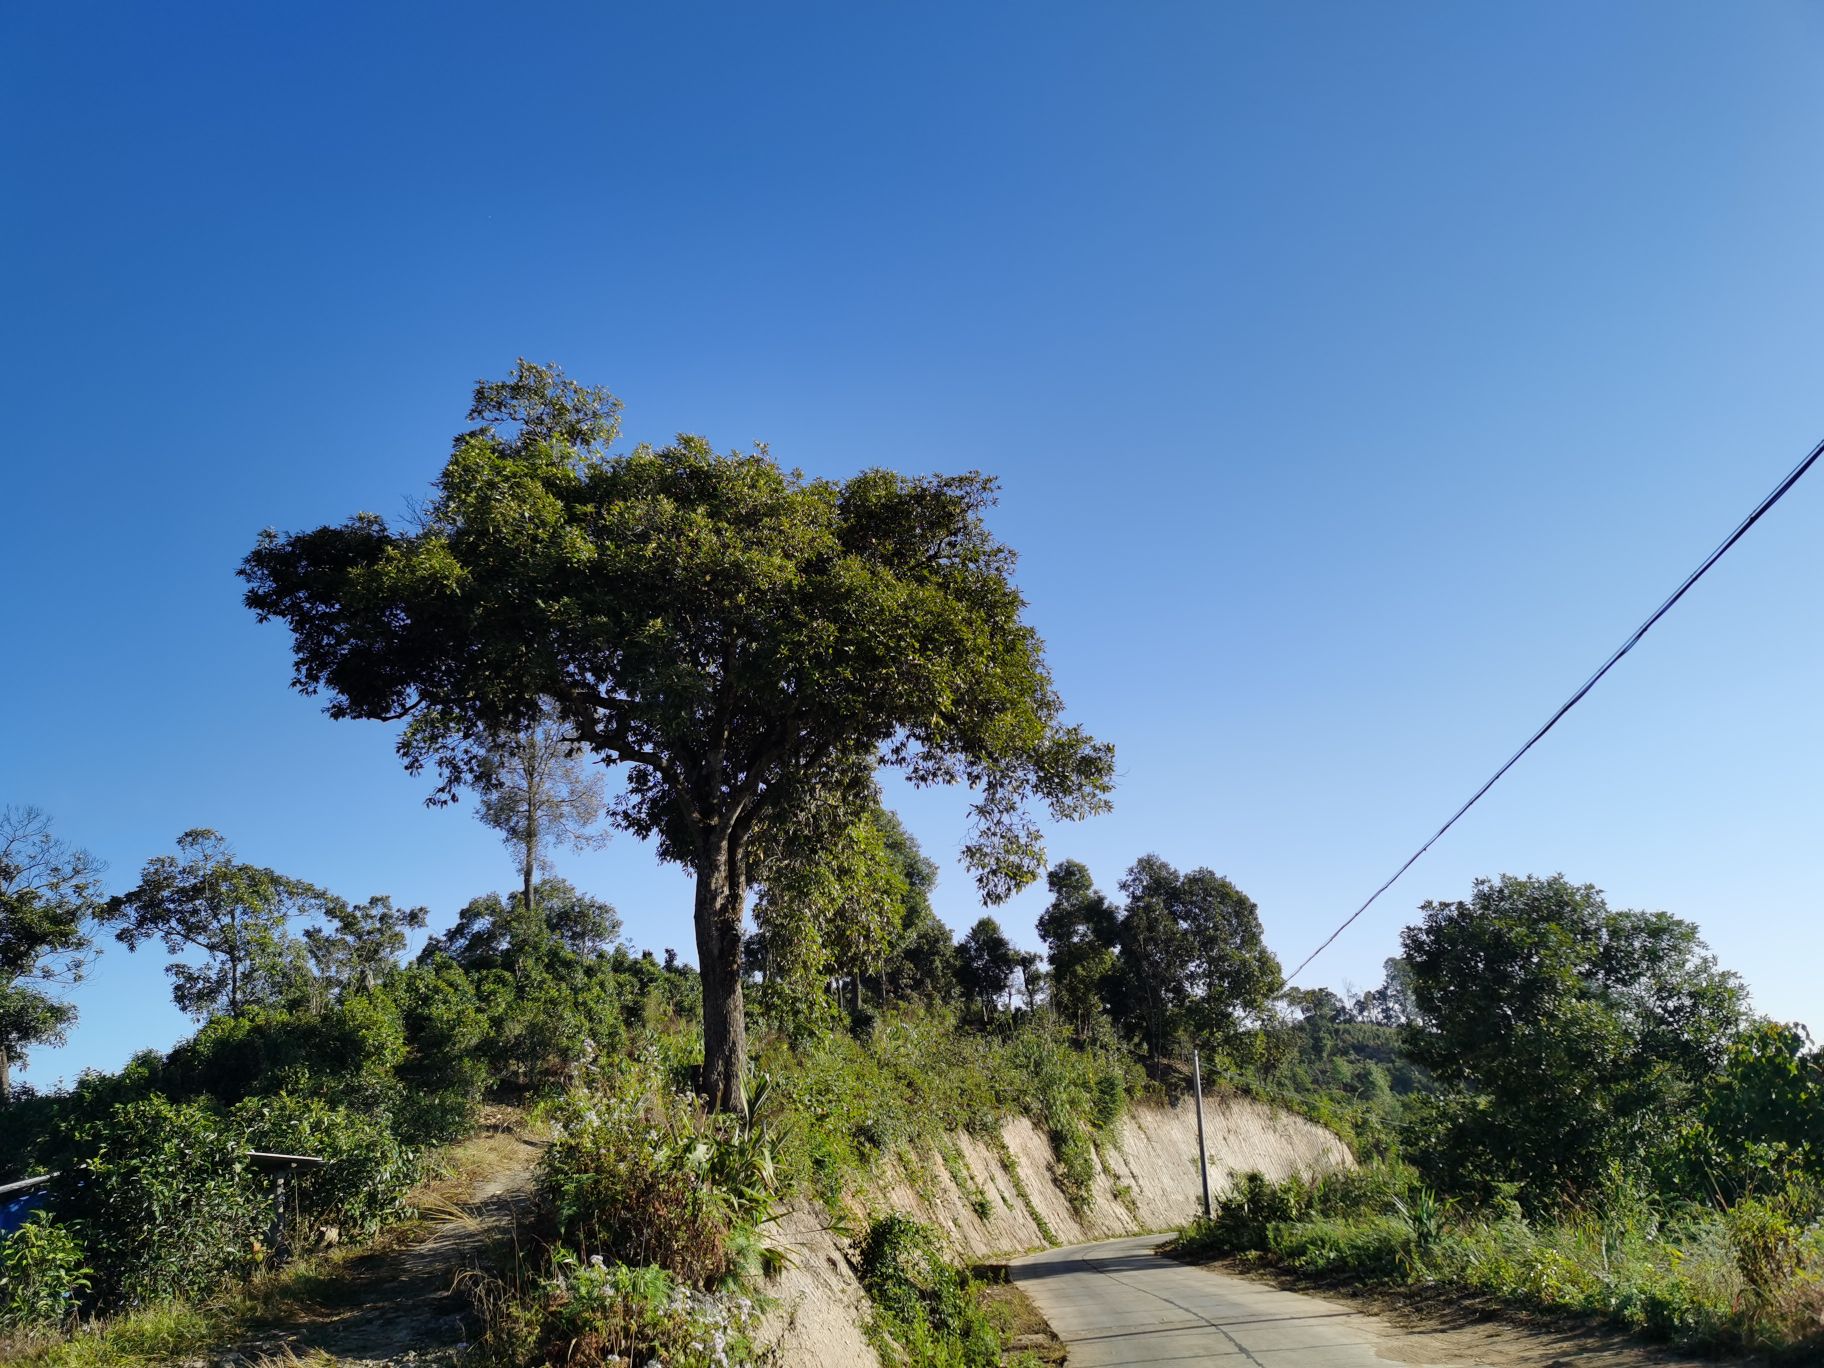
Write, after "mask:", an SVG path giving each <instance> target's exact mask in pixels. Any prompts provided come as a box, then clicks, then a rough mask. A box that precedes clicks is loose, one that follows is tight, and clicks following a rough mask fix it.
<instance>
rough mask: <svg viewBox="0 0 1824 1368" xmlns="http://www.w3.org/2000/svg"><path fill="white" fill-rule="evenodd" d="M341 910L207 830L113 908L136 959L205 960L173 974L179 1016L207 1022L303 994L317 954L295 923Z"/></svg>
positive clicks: (180, 963)
mask: <svg viewBox="0 0 1824 1368" xmlns="http://www.w3.org/2000/svg"><path fill="white" fill-rule="evenodd" d="M336 905H337V904H336V899H335V898H334V897H332V896H331V895H330V894H328V893H325V892H324V891H323V890H322V889H320V888H317V887H315V886H313V885H311V884H307V883H305V882H304V881H303V880H301V879H293V878H288V877H286V876H285V875H283V874H279V873H276V872H274V871H273V870H270V869H265V868H262V867H261V866H258V865H250V864H244V863H242V862H241V861H239V860H237V859H235V857H234V851H233V850H232V849H231V848H230V847H229V845H228V842H227V841H225V840H223V839H222V837H221V836H220V835H218V834H217V833H216V832H213V831H210V830H209V829H208V828H206V827H197V828H194V829H192V830H190V831H186V832H185V833H184V834H183V835H181V836H179V837H178V838H177V853H176V854H174V855H158V856H154V857H153V858H152V859H150V860H148V861H146V864H145V868H144V869H142V870H141V871H140V876H139V884H138V886H136V887H135V888H133V889H132V890H131V891H129V892H127V893H123V894H121V895H120V896H119V897H117V898H115V899H113V900H112V901H111V902H110V904H109V913H108V915H109V917H110V918H111V919H112V920H115V921H117V922H118V923H119V926H118V929H117V930H116V932H115V934H116V936H117V937H118V938H119V939H120V940H121V941H122V942H123V943H124V944H125V945H126V946H127V948H128V949H130V950H137V949H138V948H139V947H140V946H141V945H142V944H143V943H144V942H146V941H148V940H158V941H161V942H163V944H164V947H165V949H166V950H167V951H168V952H170V953H171V954H172V955H193V956H200V960H201V962H200V963H198V962H195V961H194V960H190V959H180V960H177V961H175V962H174V963H171V964H168V965H166V966H165V972H166V973H167V974H169V975H170V976H171V996H172V999H173V1000H174V1001H175V1002H176V1003H177V1005H178V1007H179V1008H180V1009H182V1010H183V1011H184V1012H187V1013H188V1014H189V1015H191V1016H193V1017H195V1018H196V1019H197V1020H199V1021H206V1020H208V1018H210V1017H211V1016H213V1015H215V1014H216V1013H217V1012H227V1013H229V1014H230V1015H239V1014H240V1013H241V1012H242V1011H243V1010H244V1009H245V1008H247V1007H248V1006H250V1005H252V1004H254V1003H259V1002H270V1001H274V1000H276V999H278V998H280V997H282V996H284V995H286V994H287V993H289V992H291V991H293V990H294V989H296V988H298V987H299V986H300V984H301V983H302V981H303V980H304V978H305V977H307V975H308V972H309V970H308V963H307V960H308V951H307V948H306V946H305V944H304V942H303V941H302V940H300V939H298V938H297V937H296V936H294V935H293V934H292V930H291V928H292V924H293V922H294V920H296V919H298V918H302V917H321V916H325V915H327V914H328V913H329V911H330V909H331V908H333V907H335V906H336ZM370 906H371V905H370Z"/></svg>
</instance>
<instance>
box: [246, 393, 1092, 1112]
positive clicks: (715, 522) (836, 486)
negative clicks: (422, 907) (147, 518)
mask: <svg viewBox="0 0 1824 1368" xmlns="http://www.w3.org/2000/svg"><path fill="white" fill-rule="evenodd" d="M619 410H620V405H619V402H618V401H617V400H615V399H614V398H613V397H612V396H611V395H609V394H608V393H607V392H606V391H605V390H600V389H593V388H588V387H585V386H581V385H577V384H575V383H574V382H572V381H569V380H567V379H565V378H564V377H563V375H562V374H561V372H559V371H557V370H555V369H554V368H549V367H540V366H534V365H530V364H527V363H525V362H521V363H520V365H519V367H518V368H517V370H516V371H515V372H514V374H513V376H512V377H511V378H510V379H508V380H506V381H503V382H498V383H484V384H482V385H480V386H478V387H477V389H476V392H475V400H474V404H473V405H472V407H471V408H470V411H469V412H470V418H471V421H473V422H475V423H477V424H478V425H477V426H475V427H473V428H471V429H470V430H468V431H466V432H464V433H463V434H461V435H460V436H459V437H458V438H457V439H456V443H455V450H454V452H453V454H452V455H451V457H450V459H449V462H448V464H447V465H446V466H445V468H444V471H443V475H442V477H441V479H440V480H439V481H438V485H437V493H436V496H435V498H434V499H433V500H432V501H431V502H430V504H429V505H428V506H427V507H426V508H425V509H424V511H423V514H422V517H421V519H420V521H419V523H418V525H417V526H415V527H412V528H410V529H407V530H395V529H393V528H391V527H389V526H388V525H387V523H386V522H385V520H384V519H382V518H379V517H377V516H375V515H373V514H361V515H359V516H357V517H355V518H353V519H351V520H350V521H348V522H346V523H342V524H340V525H337V526H331V527H322V528H318V529H316V530H314V531H310V532H302V533H296V534H292V535H286V536H281V535H280V534H278V533H276V532H273V531H268V532H266V533H265V534H263V535H262V536H261V538H260V541H259V544H258V546H257V547H256V548H255V549H254V550H253V552H252V553H251V554H250V555H249V556H248V557H247V558H246V560H245V561H244V562H243V565H242V568H241V573H242V575H243V576H244V578H245V579H246V581H247V583H248V592H247V603H248V605H249V606H250V607H251V608H253V609H254V610H255V611H256V612H257V613H258V614H259V615H260V616H261V618H262V619H268V618H279V619H282V620H283V621H285V622H286V623H288V624H289V625H290V627H291V629H292V633H293V643H294V667H295V668H294V676H293V682H294V684H295V685H296V686H297V687H298V688H300V689H302V690H304V691H306V692H315V691H318V690H323V691H327V693H328V694H329V695H330V702H329V707H328V711H329V712H330V714H331V715H332V716H335V717H365V718H391V719H410V722H409V725H408V726H407V728H406V730H405V733H404V735H403V736H402V738H401V740H400V752H401V754H402V756H403V757H404V758H405V760H406V762H407V763H408V765H411V766H418V765H422V764H425V763H427V762H428V763H434V764H435V765H437V766H438V767H439V769H440V771H441V773H442V777H443V787H444V789H445V791H450V790H452V789H453V787H454V786H456V785H459V784H462V783H464V782H466V781H467V780H469V779H470V778H472V766H471V760H470V758H471V757H472V756H473V755H474V753H475V747H476V745H477V744H478V743H479V742H480V741H481V740H482V739H483V738H484V737H487V736H492V735H499V734H501V733H503V732H506V731H510V730H512V729H515V728H518V727H523V726H524V725H525V724H526V723H527V722H528V721H530V719H531V718H532V717H533V716H534V715H535V712H536V710H537V709H538V707H539V706H540V700H543V699H550V700H553V702H554V704H555V706H556V708H557V710H558V711H559V713H560V714H561V716H562V718H563V720H564V721H565V723H566V724H568V725H569V726H570V727H571V728H573V729H574V733H575V735H576V736H578V737H579V738H580V739H581V741H582V742H583V743H584V744H585V745H587V746H588V747H589V748H590V750H591V751H593V752H594V753H595V754H596V755H597V757H598V758H600V759H601V760H602V761H603V762H604V763H606V764H608V765H611V766H619V767H622V769H623V772H624V778H625V786H624V788H623V791H622V793H621V794H620V796H619V797H618V798H617V799H616V800H615V802H614V805H613V809H612V813H611V817H612V820H613V821H614V822H615V823H617V824H618V825H620V826H621V827H623V828H624V829H626V830H629V831H631V832H634V833H636V834H638V835H641V836H651V837H655V838H656V839H657V841H658V846H659V853H660V856H661V858H663V859H667V860H673V861H677V862H680V863H683V864H686V865H688V866H689V867H690V868H691V869H692V870H693V871H694V873H695V875H696V880H697V893H696V907H695V913H694V920H695V927H696V935H697V950H698V960H699V964H700V965H701V968H702V972H703V983H704V1026H705V1052H706V1058H705V1063H704V1077H703V1084H704V1089H705V1092H706V1093H707V1094H708V1096H709V1097H710V1099H711V1100H712V1102H713V1103H715V1104H716V1105H718V1106H731V1107H732V1106H738V1105H739V1099H740V1087H741V1074H742V1072H743V1068H744V1061H745V1053H746V1040H745V1028H744V1025H743V1022H742V1017H741V974H740V961H741V941H742V935H741V929H742V917H743V911H744V903H745V895H746V889H747V885H748V883H749V882H750V880H751V879H753V878H755V877H756V876H758V877H759V878H760V879H761V880H762V881H763V880H764V877H765V866H766V863H767V861H768V859H769V858H771V857H776V856H777V855H778V854H779V853H781V851H782V850H783V848H784V842H785V841H786V840H787V839H788V836H789V834H790V832H791V830H792V827H793V824H794V823H795V822H799V821H801V820H802V817H803V814H804V813H805V812H806V811H807V810H809V809H813V808H815V807H816V806H817V805H818V804H829V803H836V804H837V805H838V806H841V805H842V804H843V803H844V802H845V801H846V802H847V803H848V804H849V806H848V807H847V812H848V814H849V817H850V819H851V820H852V819H853V817H854V816H856V815H859V813H860V812H861V811H862V810H863V809H864V808H865V807H866V805H867V804H868V803H869V802H870V801H871V800H872V796H873V795H872V792H871V789H872V784H871V775H872V772H873V771H874V769H875V768H876V766H878V765H881V764H886V765H891V766H897V767H899V768H901V769H902V770H903V771H904V772H905V773H906V775H907V776H908V777H909V778H910V779H911V781H912V782H913V783H915V784H921V785H923V784H964V785H967V786H968V787H970V788H971V789H972V790H973V791H974V794H975V800H974V802H973V805H972V807H971V832H970V835H969V837H968V839H967V841H966V843H965V845H964V848H963V853H964V857H965V859H966V860H967V862H968V863H969V864H970V866H971V867H972V868H974V870H975V871H976V874H977V877H978V880H979V882H980V885H981V888H982V892H983V894H984V896H985V897H987V898H989V899H990V900H991V901H992V900H998V899H1002V898H1005V897H1007V896H1008V895H1010V894H1011V893H1013V892H1014V891H1016V890H1017V889H1019V888H1021V887H1023V886H1024V885H1025V884H1027V883H1029V882H1031V880H1032V879H1034V878H1036V877H1037V875H1038V874H1039V873H1040V872H1041V870H1042V868H1043V861H1044V852H1043V847H1042V844H1041V841H1040V833H1039V829H1038V826H1037V824H1036V821H1035V820H1034V819H1033V817H1032V816H1031V815H1030V813H1029V811H1028V808H1029V806H1030V805H1031V804H1032V803H1035V802H1036V803H1039V804H1042V805H1044V806H1045V807H1047V808H1049V810H1050V811H1051V813H1052V814H1053V815H1054V816H1055V817H1057V818H1060V819H1068V818H1076V817H1081V816H1084V815H1086V814H1088V813H1091V812H1094V811H1097V810H1098V809H1100V808H1102V807H1103V806H1105V805H1106V802H1107V794H1108V792H1109V790H1110V788H1111V785H1112V776H1113V755H1112V752H1111V749H1110V748H1109V747H1108V746H1106V745H1103V744H1099V743H1097V742H1095V741H1093V740H1092V739H1091V738H1090V737H1089V736H1088V735H1087V734H1085V733H1084V732H1083V731H1082V730H1081V729H1080V728H1078V727H1075V726H1070V725H1066V724H1065V723H1064V722H1063V721H1062V703H1061V701H1060V699H1059V698H1058V695H1057V693H1056V691H1055V689H1054V688H1053V686H1052V681H1051V676H1050V673H1049V671H1048V670H1047V669H1046V666H1045V662H1044V656H1043V649H1042V644H1041V642H1040V640H1039V637H1038V634H1037V633H1036V632H1035V631H1034V630H1033V629H1032V628H1031V627H1030V626H1029V625H1028V624H1027V623H1026V622H1025V621H1024V619H1023V612H1024V607H1025V603H1024V600H1023V598H1022V597H1021V595H1020V592H1019V590H1018V589H1017V588H1016V587H1015V586H1014V583H1013V578H1012V574H1013V559H1014V558H1013V552H1012V551H1011V550H1010V549H1009V548H1008V547H1006V546H1005V545H1003V544H1002V543H1000V542H999V541H998V540H996V539H995V538H994V537H993V535H992V534H991V533H990V532H989V531H988V529H987V525H986V522H985V520H984V514H985V512H986V510H987V508H988V507H989V506H990V505H991V504H992V503H993V501H994V495H995V483H994V481H993V480H992V479H991V478H989V477H987V476H984V475H981V474H975V473H971V474H964V475H933V476H922V477H909V476H903V475H899V474H895V473H894V472H891V471H886V470H878V469H876V470H866V471H863V472H862V473H861V474H859V475H856V476H854V477H853V478H851V479H848V480H845V481H840V482H838V481H833V480H823V479H810V478H807V477H805V476H803V475H801V474H799V473H797V472H795V471H787V470H785V469H782V468H781V467H780V466H779V465H778V464H777V463H776V462H774V461H773V460H772V459H771V458H770V456H769V455H768V454H767V453H766V451H765V450H764V448H756V449H755V450H752V451H749V452H745V453H731V454H728V455H718V454H717V453H716V452H715V451H714V450H713V449H712V448H711V447H710V445H709V443H708V442H706V441H705V440H703V439H702V438H700V437H694V436H680V437H679V438H677V439H676V441H675V442H673V443H672V444H671V445H669V446H666V447H663V448H653V447H649V446H639V447H636V448H635V449H634V450H633V451H632V452H630V453H627V454H624V455H615V454H610V453H609V451H608V446H609V444H610V443H612V441H613V439H614V437H615V435H616V433H617V431H618V425H619ZM830 825H831V826H832V827H840V826H841V825H846V823H831V824H830Z"/></svg>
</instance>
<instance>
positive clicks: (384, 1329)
mask: <svg viewBox="0 0 1824 1368" xmlns="http://www.w3.org/2000/svg"><path fill="white" fill-rule="evenodd" d="M541 1148H542V1145H541V1144H540V1142H538V1141H536V1140H533V1139H531V1138H528V1137H527V1136H525V1135H523V1134H520V1133H518V1132H515V1131H495V1132H493V1133H490V1134H484V1135H480V1136H477V1137H475V1138H474V1139H471V1140H468V1141H465V1142H464V1143H463V1144H461V1145H458V1146H457V1147H456V1148H455V1149H454V1151H453V1152H452V1155H451V1157H452V1159H453V1160H454V1163H455V1166H456V1169H457V1172H458V1175H459V1176H458V1178H457V1179H456V1180H455V1182H454V1183H450V1182H445V1183H441V1184H438V1185H436V1186H435V1187H433V1188H432V1189H430V1190H429V1191H427V1192H426V1193H424V1194H421V1201H420V1209H421V1210H422V1211H423V1212H424V1213H425V1218H426V1223H425V1224H421V1225H420V1226H419V1227H417V1228H416V1230H415V1231H414V1232H412V1233H411V1234H408V1235H407V1236H406V1238H404V1239H402V1240H397V1241H394V1242H392V1243H390V1244H388V1245H386V1246H384V1247H382V1248H379V1249H375V1250H372V1251H369V1252H366V1253H361V1254H356V1255H353V1256H351V1257H349V1258H347V1259H346V1260H344V1261H342V1262H341V1263H339V1264H338V1265H336V1267H335V1268H334V1270H333V1272H332V1273H331V1274H330V1275H329V1276H327V1277H325V1278H323V1279H321V1280H316V1281H315V1285H314V1286H313V1287H312V1289H311V1291H312V1295H311V1297H310V1298H309V1300H308V1302H305V1303H301V1304H300V1303H296V1302H294V1304H293V1306H292V1308H291V1309H292V1310H293V1311H295V1313H296V1314H295V1315H292V1316H289V1317H287V1318H286V1319H285V1320H283V1321H281V1322H278V1323H274V1324H271V1325H268V1326H265V1327H262V1329H261V1330H260V1332H259V1333H258V1335H257V1337H255V1338H253V1339H250V1340H249V1341H247V1342H245V1343H243V1344H241V1345H238V1346H236V1348H235V1349H234V1350H233V1351H231V1352H230V1353H228V1354H226V1355H223V1356H220V1357H218V1358H217V1360H216V1363H217V1364H218V1365H223V1368H227V1366H228V1365H250V1364H273V1363H283V1362H287V1361H296V1360H302V1361H304V1362H311V1361H315V1362H319V1363H320V1362H323V1361H325V1360H329V1361H333V1362H336V1363H347V1364H357V1365H381V1364H406V1363H411V1364H432V1363H452V1362H454V1361H455V1357H456V1354H457V1351H458V1349H459V1348H460V1346H461V1345H462V1343H463V1340H464V1338H465V1333H466V1326H465V1324H464V1320H463V1313H464V1311H465V1309H466V1302H465V1301H464V1299H463V1298H462V1296H461V1295H460V1293H459V1291H458V1290H457V1286H456V1284H457V1281H458V1279H459V1278H460V1277H461V1275H462V1274H463V1273H464V1272H466V1271H467V1270H470V1269H474V1268H478V1267H479V1268H485V1267H489V1266H491V1265H494V1264H497V1263H498V1262H499V1261H500V1260H501V1259H502V1258H503V1256H505V1257H510V1254H511V1250H512V1242H513V1238H514V1231H515V1227H516V1224H517V1222H518V1221H519V1219H520V1218H521V1217H523V1215H524V1213H525V1211H526V1209H527V1206H528V1204H529V1202H530V1200H531V1195H532V1170H533V1166H534V1165H535V1164H536V1163H537V1160H538V1154H539V1150H540V1149H541ZM452 1188H453V1189H454V1190H452ZM427 1225H428V1228H426V1227H427Z"/></svg>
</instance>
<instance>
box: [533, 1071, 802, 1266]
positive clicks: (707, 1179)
mask: <svg viewBox="0 0 1824 1368" xmlns="http://www.w3.org/2000/svg"><path fill="white" fill-rule="evenodd" d="M553 1132H554V1134H553V1138H552V1141H551V1144H550V1146H549V1147H548V1148H547V1149H546V1150H545V1155H544V1158H543V1160H542V1161H541V1164H540V1168H539V1190H540V1193H541V1195H542V1196H543V1198H544V1200H545V1202H546V1204H547V1206H548V1207H549V1209H550V1212H551V1215H552V1217H553V1220H554V1223H555V1226H556V1235H557V1238H558V1241H559V1242H560V1243H561V1244H563V1245H564V1246H566V1247H571V1248H575V1249H579V1250H581V1251H582V1252H583V1254H584V1255H586V1256H589V1255H599V1256H601V1257H602V1258H603V1259H604V1260H605V1261H607V1262H611V1263H622V1264H629V1265H634V1266H644V1265H655V1266H657V1267H660V1268H662V1269H664V1270H665V1271H666V1272H667V1273H668V1274H669V1275H671V1276H672V1277H674V1278H676V1279H677V1280H679V1281H680V1282H682V1283H685V1284H688V1285H690V1286H692V1287H698V1288H709V1287H715V1286H720V1285H723V1284H725V1283H727V1282H729V1281H730V1280H731V1279H736V1278H739V1277H742V1276H746V1275H748V1274H750V1273H752V1272H754V1271H756V1270H757V1269H758V1268H759V1266H760V1265H761V1263H762V1262H763V1261H764V1259H765V1258H766V1251H764V1250H763V1249H762V1248H761V1246H760V1243H759V1239H758V1227H759V1226H760V1224H761V1223H762V1222H764V1221H765V1220H767V1219H768V1218H769V1217H770V1215H771V1214H772V1207H773V1167H772V1154H771V1149H770V1146H769V1144H768V1142H767V1140H766V1138H765V1137H764V1135H762V1134H761V1133H759V1132H758V1131H756V1130H755V1129H753V1128H752V1127H750V1126H748V1125H747V1124H746V1123H745V1122H744V1121H743V1120H742V1119H741V1118H739V1117H734V1116H728V1115H716V1116H712V1115H708V1114H706V1113H704V1111H703V1110H702V1108H701V1106H700V1105H699V1104H698V1102H697V1100H696V1098H694V1097H692V1096H690V1095H688V1094H685V1093H681V1092H678V1091H676V1090H674V1089H673V1088H672V1087H671V1086H670V1083H669V1080H668V1079H666V1078H665V1077H664V1076H663V1073H662V1071H661V1070H660V1068H659V1067H658V1066H657V1064H656V1062H655V1061H653V1060H650V1059H649V1060H646V1061H643V1062H641V1063H635V1064H632V1065H627V1066H623V1067H622V1068H621V1069H619V1070H618V1071H617V1072H616V1073H615V1074H614V1075H613V1076H611V1077H610V1078H609V1079H608V1080H607V1081H606V1083H605V1085H604V1086H603V1087H602V1088H601V1089H600V1090H599V1091H597V1092H595V1093H586V1092H580V1091H579V1092H576V1093H573V1094H571V1095H570V1096H569V1097H568V1098H566V1099H565V1100H564V1101H563V1102H562V1103H561V1104H559V1105H558V1106H557V1107H556V1108H555V1109H554V1113H553Z"/></svg>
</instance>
